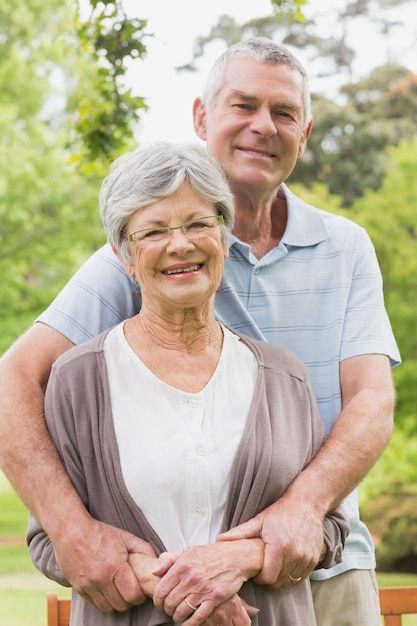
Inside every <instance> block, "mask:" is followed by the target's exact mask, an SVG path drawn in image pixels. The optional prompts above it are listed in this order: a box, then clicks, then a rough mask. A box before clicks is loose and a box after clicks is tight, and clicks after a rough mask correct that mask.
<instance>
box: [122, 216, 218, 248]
mask: <svg viewBox="0 0 417 626" xmlns="http://www.w3.org/2000/svg"><path fill="white" fill-rule="evenodd" d="M218 224H224V219H223V215H208V216H207V217H197V218H194V219H192V220H189V221H188V222H184V224H181V226H173V227H170V226H164V227H163V228H144V229H143V230H136V231H135V232H134V233H125V235H126V237H127V240H128V241H134V242H135V243H136V244H137V245H138V246H146V245H147V244H152V243H168V241H169V240H170V239H171V237H172V233H173V231H174V230H178V229H181V231H182V232H183V234H184V235H185V236H186V237H187V239H191V240H193V239H199V238H200V237H206V236H207V235H208V234H209V232H210V231H211V230H213V229H214V228H215V227H216V226H217V225H218Z"/></svg>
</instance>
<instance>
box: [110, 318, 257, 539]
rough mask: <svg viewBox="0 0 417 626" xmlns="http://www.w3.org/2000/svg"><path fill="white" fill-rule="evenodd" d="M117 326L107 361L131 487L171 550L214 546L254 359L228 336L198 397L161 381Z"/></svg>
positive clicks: (251, 383)
mask: <svg viewBox="0 0 417 626" xmlns="http://www.w3.org/2000/svg"><path fill="white" fill-rule="evenodd" d="M123 326H124V324H123V323H122V324H119V325H118V326H116V327H115V328H114V329H113V330H112V331H111V332H110V333H109V334H108V336H107V338H106V342H105V348H104V353H105V358H106V364H107V368H108V373H109V381H110V394H111V400H112V410H113V418H114V424H115V431H116V438H117V442H118V446H119V453H120V460H121V466H122V472H123V477H124V480H125V483H126V486H127V488H128V490H129V492H130V493H131V495H132V497H133V499H134V500H135V502H136V503H137V505H138V506H139V507H140V509H141V510H142V512H143V514H144V515H145V516H146V518H147V520H148V521H149V523H150V524H151V526H152V527H153V528H154V530H155V531H156V532H157V533H158V535H159V536H160V537H161V539H162V541H163V542H164V544H165V546H166V548H167V549H168V550H174V549H180V548H183V547H185V546H187V545H195V544H206V543H212V542H214V541H215V540H216V537H217V535H218V533H219V532H220V528H221V523H222V519H223V510H224V505H225V501H226V496H227V491H228V487H229V475H230V468H231V465H232V462H233V459H234V457H235V454H236V450H237V447H238V445H239V442H240V439H241V436H242V433H243V429H244V426H245V423H246V419H247V415H248V412H249V407H250V404H251V401H252V396H253V391H254V387H255V382H256V377H257V371H258V368H257V363H256V361H255V357H254V355H253V354H252V352H251V351H250V350H249V349H248V348H247V347H246V346H245V345H244V344H243V343H242V342H241V341H240V340H239V338H238V337H237V336H236V335H234V334H233V333H231V332H230V331H229V330H228V329H226V328H223V332H224V342H223V349H222V353H221V356H220V359H219V362H218V364H217V368H216V370H215V372H214V374H213V376H212V378H211V380H210V381H209V383H208V384H207V385H206V387H205V388H204V389H203V390H202V391H200V392H199V393H186V392H184V391H179V390H178V389H175V388H174V387H171V386H170V385H167V384H165V383H164V382H162V381H161V380H159V379H158V378H157V377H156V376H155V375H154V374H153V373H152V372H151V371H150V370H149V369H148V368H147V367H146V366H145V365H144V364H143V363H142V361H141V360H140V359H139V357H138V356H137V355H136V354H135V352H134V351H133V350H132V348H131V347H130V345H129V344H128V342H127V341H126V338H125V336H124V332H123Z"/></svg>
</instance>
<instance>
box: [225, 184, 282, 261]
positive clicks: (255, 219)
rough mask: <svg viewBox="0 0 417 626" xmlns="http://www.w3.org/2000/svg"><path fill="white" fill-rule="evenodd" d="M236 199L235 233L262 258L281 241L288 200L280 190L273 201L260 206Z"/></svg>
mask: <svg viewBox="0 0 417 626" xmlns="http://www.w3.org/2000/svg"><path fill="white" fill-rule="evenodd" d="M235 200H236V216H235V225H234V228H233V233H234V234H235V235H236V237H237V238H238V239H240V241H244V242H245V243H247V244H248V245H250V247H251V252H252V254H253V255H254V256H255V257H256V258H257V259H261V258H262V257H263V256H265V254H267V253H268V252H269V251H270V250H272V249H273V248H275V247H276V246H277V245H278V244H279V243H280V241H281V239H282V236H283V234H284V232H285V228H286V226H287V219H288V211H287V201H286V199H285V195H284V193H282V192H281V190H279V192H278V194H277V195H276V196H274V198H273V199H272V201H269V202H268V203H265V204H264V205H260V206H253V205H251V204H249V203H247V202H241V201H239V199H237V198H235Z"/></svg>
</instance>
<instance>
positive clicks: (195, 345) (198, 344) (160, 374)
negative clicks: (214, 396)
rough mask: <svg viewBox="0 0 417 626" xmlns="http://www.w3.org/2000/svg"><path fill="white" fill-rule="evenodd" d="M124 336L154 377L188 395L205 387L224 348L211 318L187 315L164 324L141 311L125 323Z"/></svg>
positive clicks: (218, 326)
mask: <svg viewBox="0 0 417 626" xmlns="http://www.w3.org/2000/svg"><path fill="white" fill-rule="evenodd" d="M203 322H204V323H203ZM124 333H125V337H126V340H127V342H128V343H129V345H130V346H131V348H132V349H133V351H134V352H135V353H136V354H137V355H138V357H139V358H140V359H141V361H142V362H143V363H144V364H145V365H146V367H147V368H148V369H149V370H150V371H151V372H152V373H153V374H154V375H155V376H156V377H157V378H159V379H160V380H162V381H163V382H165V383H166V384H168V385H170V386H171V387H175V388H176V389H180V390H181V391H186V392H189V393H198V392H200V391H201V390H202V389H204V387H205V386H206V385H207V384H208V382H209V381H210V379H211V377H212V376H213V374H214V371H215V369H216V367H217V364H218V362H219V359H220V355H221V352H222V346H223V331H222V328H221V326H220V324H219V323H218V322H217V321H216V319H215V318H214V315H212V316H210V317H209V319H204V320H203V319H202V318H201V316H198V317H196V316H195V315H193V314H191V312H188V314H186V315H183V317H182V320H181V321H180V319H179V316H176V319H175V320H173V319H170V320H168V321H167V319H166V318H165V317H158V316H155V314H153V315H152V316H150V315H148V312H147V311H146V310H145V311H143V310H141V312H140V313H139V314H138V315H136V316H135V317H134V318H131V319H130V320H128V321H127V322H126V323H125V327H124Z"/></svg>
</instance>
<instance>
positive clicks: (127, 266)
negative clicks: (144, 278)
mask: <svg viewBox="0 0 417 626" xmlns="http://www.w3.org/2000/svg"><path fill="white" fill-rule="evenodd" d="M111 248H112V250H113V252H114V254H115V255H116V256H117V258H118V259H119V261H120V263H121V264H122V265H123V267H124V268H125V272H126V274H127V275H128V276H131V277H132V278H135V268H134V267H133V265H131V264H130V263H128V262H127V261H125V259H124V258H123V257H122V255H121V254H120V252H119V251H118V250H117V249H116V248H115V247H114V246H112V247H111Z"/></svg>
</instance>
